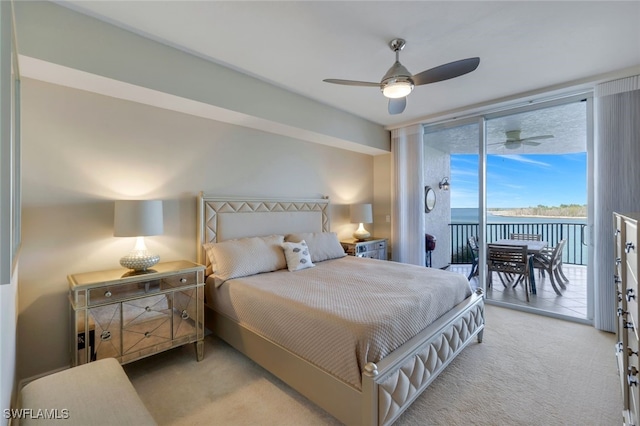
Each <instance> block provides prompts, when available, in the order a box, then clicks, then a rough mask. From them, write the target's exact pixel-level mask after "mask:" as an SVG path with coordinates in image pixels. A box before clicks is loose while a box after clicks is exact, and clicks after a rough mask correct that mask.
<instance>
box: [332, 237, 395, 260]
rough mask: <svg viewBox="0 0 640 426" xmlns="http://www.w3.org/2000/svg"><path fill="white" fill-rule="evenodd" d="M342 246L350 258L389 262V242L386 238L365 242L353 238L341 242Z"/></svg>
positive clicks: (370, 239)
mask: <svg viewBox="0 0 640 426" xmlns="http://www.w3.org/2000/svg"><path fill="white" fill-rule="evenodd" d="M340 244H342V247H343V248H344V251H345V252H346V253H347V254H348V255H349V256H356V257H368V258H370V259H380V260H387V240H386V239H385V238H369V239H367V240H364V241H358V240H356V239H355V238H352V239H349V240H343V241H340Z"/></svg>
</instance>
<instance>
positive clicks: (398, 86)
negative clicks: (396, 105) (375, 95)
mask: <svg viewBox="0 0 640 426" xmlns="http://www.w3.org/2000/svg"><path fill="white" fill-rule="evenodd" d="M413 87H414V85H413V81H411V79H409V78H406V77H398V78H392V79H391V80H390V81H384V82H383V83H382V88H381V90H382V94H383V95H384V96H386V97H387V98H391V99H397V98H404V97H405V96H407V95H408V94H409V93H411V91H412V90H413Z"/></svg>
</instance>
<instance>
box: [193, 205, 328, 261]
mask: <svg viewBox="0 0 640 426" xmlns="http://www.w3.org/2000/svg"><path fill="white" fill-rule="evenodd" d="M328 207H329V199H328V198H318V199H278V198H271V199H269V198H233V197H224V198H220V197H214V196H209V195H207V194H204V193H200V195H199V196H198V238H197V244H198V246H197V253H198V263H201V264H203V265H205V266H209V265H208V262H209V260H208V259H207V256H206V255H205V253H204V249H203V248H202V245H203V244H204V243H208V242H214V243H215V242H221V241H225V240H231V239H234V238H243V237H261V236H265V235H272V234H279V235H285V234H291V233H298V232H328V231H329V215H328Z"/></svg>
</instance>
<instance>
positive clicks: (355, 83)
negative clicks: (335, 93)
mask: <svg viewBox="0 0 640 426" xmlns="http://www.w3.org/2000/svg"><path fill="white" fill-rule="evenodd" d="M322 81H324V82H325V83H333V84H343V85H345V86H367V87H380V83H372V82H369V81H356V80H340V79H337V78H325V79H324V80H322Z"/></svg>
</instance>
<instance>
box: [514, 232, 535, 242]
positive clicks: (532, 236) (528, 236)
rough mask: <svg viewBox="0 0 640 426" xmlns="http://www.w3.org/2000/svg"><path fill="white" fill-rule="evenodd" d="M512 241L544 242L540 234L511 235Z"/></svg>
mask: <svg viewBox="0 0 640 426" xmlns="http://www.w3.org/2000/svg"><path fill="white" fill-rule="evenodd" d="M509 239H510V240H525V241H542V235H540V234H511V235H510V236H509Z"/></svg>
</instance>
